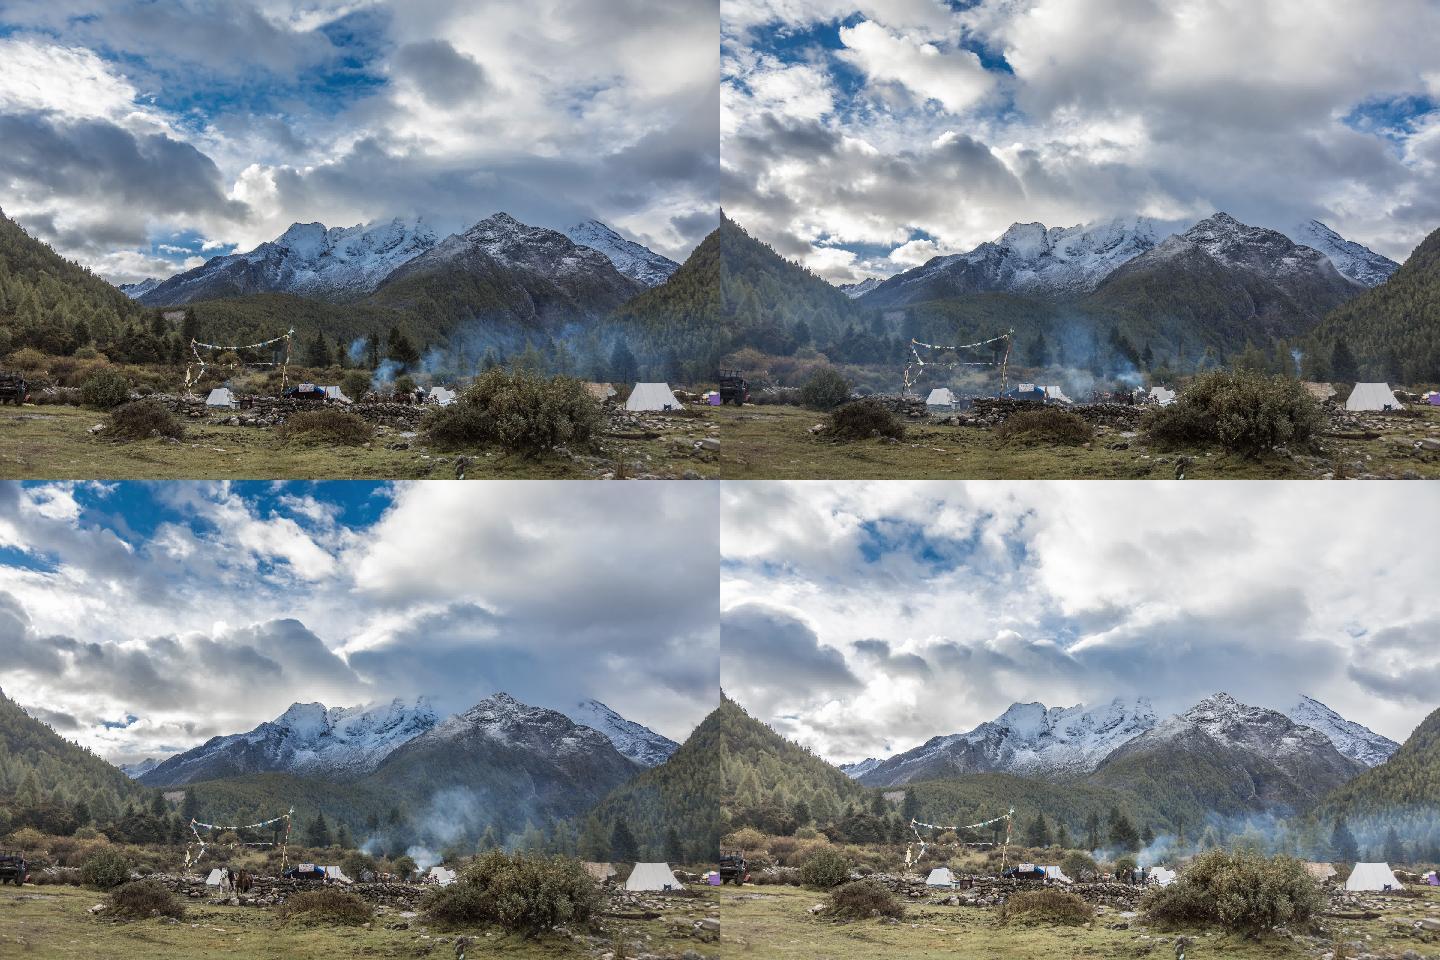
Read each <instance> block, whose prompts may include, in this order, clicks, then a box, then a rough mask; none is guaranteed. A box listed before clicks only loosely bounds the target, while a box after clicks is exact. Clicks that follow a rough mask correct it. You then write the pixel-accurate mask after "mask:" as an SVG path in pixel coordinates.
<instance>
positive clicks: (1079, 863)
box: [1060, 850, 1100, 880]
mask: <svg viewBox="0 0 1440 960" xmlns="http://www.w3.org/2000/svg"><path fill="white" fill-rule="evenodd" d="M1060 872H1061V873H1063V874H1065V876H1067V877H1069V878H1070V879H1072V880H1079V879H1080V878H1081V877H1083V876H1085V875H1086V874H1089V875H1092V876H1093V875H1096V874H1098V873H1099V872H1100V865H1099V864H1097V863H1096V862H1095V858H1094V857H1092V856H1090V854H1088V853H1086V852H1085V851H1083V850H1071V851H1070V852H1069V853H1067V854H1065V856H1064V857H1062V858H1061V860H1060Z"/></svg>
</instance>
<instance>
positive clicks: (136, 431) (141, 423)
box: [105, 400, 185, 440]
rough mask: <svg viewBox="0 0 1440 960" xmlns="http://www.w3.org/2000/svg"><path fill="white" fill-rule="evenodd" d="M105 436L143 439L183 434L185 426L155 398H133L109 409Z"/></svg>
mask: <svg viewBox="0 0 1440 960" xmlns="http://www.w3.org/2000/svg"><path fill="white" fill-rule="evenodd" d="M105 436H107V437H109V438H111V439H114V440H144V439H146V438H147V437H152V436H159V437H170V438H171V439H173V440H179V439H180V438H181V437H183V436H185V427H184V425H183V424H181V422H180V418H178V417H176V416H175V414H174V412H172V411H171V410H170V408H169V407H166V406H165V405H164V404H162V403H159V402H158V401H155V400H134V401H131V402H130V403H124V404H121V405H120V406H118V407H116V408H115V409H114V410H112V411H110V423H109V424H108V425H107V426H106V427H105Z"/></svg>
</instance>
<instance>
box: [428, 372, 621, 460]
mask: <svg viewBox="0 0 1440 960" xmlns="http://www.w3.org/2000/svg"><path fill="white" fill-rule="evenodd" d="M603 422H604V415H603V414H602V413H601V410H600V404H598V403H596V402H595V399H594V398H593V397H591V396H590V394H589V393H588V392H586V390H585V384H584V383H582V382H581V381H579V380H576V379H574V378H573V377H555V378H553V379H546V378H544V377H541V376H539V375H538V374H535V373H532V372H530V371H528V370H516V371H514V372H513V373H512V372H509V371H506V370H502V369H500V368H499V367H495V368H494V369H491V370H488V371H486V372H485V373H483V374H481V375H480V378H479V379H478V380H476V381H475V384H474V386H472V387H471V388H470V389H469V390H466V391H465V392H464V393H463V394H461V395H460V396H459V397H457V398H456V400H455V402H454V403H452V404H450V405H449V406H447V407H441V408H440V409H438V410H435V411H433V412H432V413H430V414H429V415H428V416H427V417H426V418H425V425H424V431H425V434H426V437H427V438H428V440H429V442H430V443H431V444H433V445H434V446H436V447H439V448H440V449H455V448H458V447H467V446H477V445H479V446H489V445H494V446H498V447H501V448H502V449H504V450H506V451H508V452H510V453H517V454H520V455H522V456H526V457H533V456H538V455H540V454H542V453H545V452H547V451H550V450H553V449H554V448H555V447H558V446H561V445H562V444H589V443H591V442H592V441H593V440H594V439H595V437H596V435H598V434H599V432H600V429H601V426H602V424H603Z"/></svg>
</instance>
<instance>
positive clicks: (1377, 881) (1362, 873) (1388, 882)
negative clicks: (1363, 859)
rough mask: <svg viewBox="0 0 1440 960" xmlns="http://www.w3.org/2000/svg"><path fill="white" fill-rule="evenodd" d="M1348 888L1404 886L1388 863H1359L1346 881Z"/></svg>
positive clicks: (1401, 888) (1396, 888)
mask: <svg viewBox="0 0 1440 960" xmlns="http://www.w3.org/2000/svg"><path fill="white" fill-rule="evenodd" d="M1345 889H1346V890H1386V889H1389V890H1403V889H1404V886H1403V885H1402V884H1401V883H1400V881H1399V880H1396V879H1395V874H1393V873H1391V872H1390V864H1388V863H1357V864H1355V869H1354V870H1351V871H1350V879H1348V880H1346V881H1345Z"/></svg>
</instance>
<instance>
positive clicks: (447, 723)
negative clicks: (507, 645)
mask: <svg viewBox="0 0 1440 960" xmlns="http://www.w3.org/2000/svg"><path fill="white" fill-rule="evenodd" d="M641 769H642V768H641V767H640V766H639V765H638V764H636V763H634V762H633V761H631V760H629V759H627V758H625V757H623V756H621V754H620V753H619V752H618V751H617V750H616V749H615V747H614V746H613V745H612V744H611V743H610V740H609V739H608V738H606V736H605V735H604V734H602V733H600V732H599V731H596V730H592V729H590V728H589V727H584V726H580V725H579V724H576V723H575V722H573V721H572V720H570V719H569V718H568V717H566V716H565V715H564V714H563V713H560V712H559V711H556V710H547V709H544V708H542V707H531V706H527V705H526V704H524V703H521V702H520V701H518V700H516V699H515V698H514V697H511V696H509V695H508V694H505V693H497V694H495V695H494V696H493V697H489V698H487V699H485V700H481V701H480V702H479V703H477V704H476V705H475V706H473V707H471V708H470V709H469V710H466V711H465V712H463V713H459V714H456V715H454V716H452V717H448V718H446V719H445V720H444V721H443V722H442V723H440V724H439V725H437V726H435V727H434V728H432V729H430V730H427V731H426V732H424V733H422V734H420V735H419V736H417V737H415V738H413V739H411V740H410V741H408V742H406V743H405V744H403V745H402V746H400V747H398V748H397V749H396V750H395V751H394V752H392V753H391V754H390V755H389V756H387V757H386V758H385V759H384V761H382V762H381V764H380V765H379V767H378V768H377V769H376V770H375V772H374V774H372V775H371V776H369V777H367V778H366V779H365V781H364V782H365V784H366V785H367V786H372V787H375V788H379V789H382V790H386V791H389V792H390V793H392V794H395V795H398V796H404V797H406V798H407V799H408V801H409V803H410V805H411V810H412V819H413V820H414V821H415V822H416V825H417V828H418V829H419V830H420V832H421V834H422V835H423V836H425V837H426V838H427V839H428V840H430V842H437V841H440V840H441V839H443V838H444V837H445V836H447V835H448V836H452V837H453V836H470V837H478V836H479V835H480V834H481V833H482V832H484V830H485V829H486V828H488V827H493V828H494V829H495V830H496V831H497V832H498V833H499V834H500V835H501V836H504V835H505V834H507V833H512V832H520V831H522V830H523V829H524V828H525V827H526V825H527V824H531V825H534V826H537V827H540V826H544V825H546V824H549V823H551V822H553V821H556V820H565V819H570V818H573V817H575V816H577V815H578V814H581V813H584V812H585V811H588V810H589V809H591V808H592V807H594V806H595V805H596V804H597V803H599V802H600V801H601V800H602V799H603V798H604V797H605V795H606V794H608V793H609V792H610V791H611V790H613V789H615V788H616V787H618V786H619V785H620V784H622V783H625V782H627V781H629V780H631V779H633V778H634V777H635V776H636V775H637V774H638V773H639V772H640V770H641Z"/></svg>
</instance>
